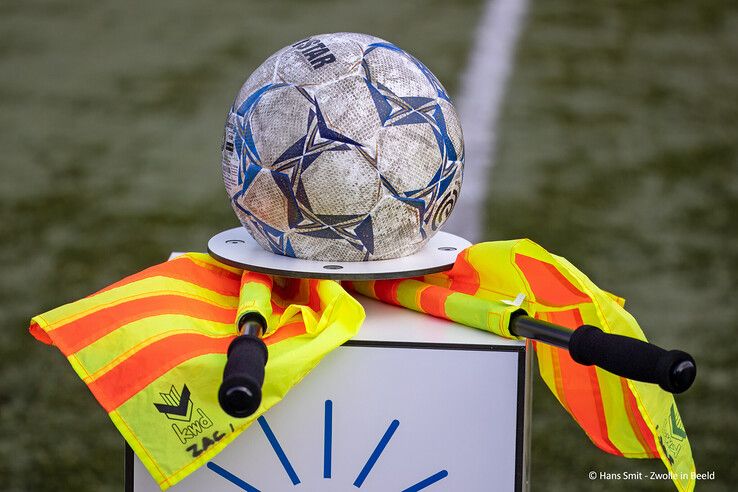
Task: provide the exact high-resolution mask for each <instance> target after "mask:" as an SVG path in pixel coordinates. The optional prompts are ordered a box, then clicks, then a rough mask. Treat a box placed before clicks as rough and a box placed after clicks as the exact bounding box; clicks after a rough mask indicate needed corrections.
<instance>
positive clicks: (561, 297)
mask: <svg viewBox="0 0 738 492" xmlns="http://www.w3.org/2000/svg"><path fill="white" fill-rule="evenodd" d="M515 264H516V265H518V267H519V268H520V270H522V272H523V275H525V280H526V281H527V282H528V285H530V288H531V290H532V291H533V294H535V296H536V299H537V300H538V301H539V302H542V303H544V304H547V305H549V306H569V305H571V304H579V303H580V302H589V301H590V299H589V297H587V295H586V294H584V293H582V292H581V291H580V290H579V289H577V288H576V287H574V285H572V283H571V282H569V281H568V280H567V279H566V277H564V276H563V275H562V274H561V272H559V271H558V270H557V269H556V267H555V266H553V265H551V264H550V263H546V262H544V261H541V260H537V259H535V258H531V257H530V256H525V255H521V254H516V255H515Z"/></svg>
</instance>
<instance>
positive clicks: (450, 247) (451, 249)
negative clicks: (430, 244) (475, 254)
mask: <svg viewBox="0 0 738 492" xmlns="http://www.w3.org/2000/svg"><path fill="white" fill-rule="evenodd" d="M438 250H439V251H456V248H454V247H453V246H441V247H440V248H438Z"/></svg>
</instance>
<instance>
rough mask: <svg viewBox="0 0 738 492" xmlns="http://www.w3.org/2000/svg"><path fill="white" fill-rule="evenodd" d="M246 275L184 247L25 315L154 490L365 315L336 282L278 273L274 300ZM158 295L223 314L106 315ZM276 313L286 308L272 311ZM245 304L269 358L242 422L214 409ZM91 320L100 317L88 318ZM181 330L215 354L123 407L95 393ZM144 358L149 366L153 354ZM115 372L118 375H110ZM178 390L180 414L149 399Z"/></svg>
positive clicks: (224, 437)
mask: <svg viewBox="0 0 738 492" xmlns="http://www.w3.org/2000/svg"><path fill="white" fill-rule="evenodd" d="M247 273H248V272H245V274H244V275H243V276H241V271H240V270H237V269H234V268H231V267H227V266H226V265H223V264H220V263H219V262H217V261H216V260H214V259H212V258H211V257H210V256H208V255H204V254H200V253H188V254H186V255H183V256H181V257H179V258H177V259H175V260H172V261H170V262H166V263H164V264H161V265H157V266H155V267H152V268H150V269H147V270H145V271H144V272H141V273H140V274H137V275H134V276H131V277H129V278H128V279H124V280H123V281H121V282H123V284H122V285H119V286H116V284H114V285H113V286H112V287H111V288H109V289H107V290H103V291H101V292H99V293H96V294H93V295H91V296H89V297H86V298H84V299H81V300H79V301H76V302H73V303H71V304H67V305H64V306H61V307H59V308H57V309H54V310H52V311H49V312H47V313H44V314H42V315H39V316H36V317H34V318H33V320H32V324H31V332H32V334H34V336H36V337H37V338H38V339H40V340H42V341H44V342H46V343H53V344H55V345H57V346H59V348H60V349H61V350H62V352H64V353H65V355H66V356H67V358H68V360H69V362H70V364H71V365H72V367H73V368H74V369H75V371H76V372H77V374H78V375H79V376H80V378H82V379H83V380H84V381H85V382H86V383H87V384H88V385H89V386H90V389H91V390H92V391H93V394H95V396H96V398H98V400H99V401H100V403H101V404H102V405H103V407H104V408H106V409H108V413H109V415H110V418H111V419H112V421H113V423H114V424H115V426H116V427H117V428H118V430H119V431H120V432H121V434H122V435H123V436H124V437H125V439H126V440H127V441H128V443H129V444H130V446H131V447H132V448H133V450H134V452H135V453H136V455H137V456H138V457H139V458H140V459H141V461H142V462H143V464H144V465H145V466H146V468H147V470H148V471H149V472H150V473H151V475H152V477H153V478H154V480H155V481H156V482H157V483H158V484H159V485H160V487H161V488H162V490H164V489H167V488H169V487H170V486H172V485H174V484H176V483H177V482H179V481H180V480H182V479H183V478H185V477H186V476H187V475H188V474H190V473H192V472H193V471H194V470H196V469H197V468H199V467H200V466H201V465H203V464H204V463H206V462H207V461H208V460H210V459H212V458H213V457H214V456H215V455H216V454H217V453H218V452H220V451H221V450H222V449H223V448H224V447H225V446H226V445H228V443H230V442H231V441H232V440H233V439H235V438H236V437H237V436H238V435H239V434H240V433H241V432H242V431H243V430H244V429H246V428H247V427H249V426H250V425H251V423H253V421H254V420H255V419H257V418H258V417H259V416H260V415H262V414H263V413H264V412H266V411H267V410H268V409H269V408H271V407H272V406H274V405H276V404H277V403H278V402H279V401H280V400H281V399H282V398H283V397H284V396H285V394H287V392H288V391H289V390H290V388H292V387H293V386H294V385H295V384H297V383H298V382H300V380H302V378H303V377H304V376H305V375H306V374H307V373H309V372H310V370H311V369H312V368H313V367H315V366H316V365H317V364H318V362H320V360H321V359H322V358H323V356H324V355H326V354H327V353H328V352H330V351H331V350H333V349H334V348H336V347H338V346H340V345H341V344H343V343H344V342H345V341H346V340H349V339H350V338H352V337H353V336H354V335H355V334H356V333H357V332H358V329H359V326H360V325H361V323H362V321H363V319H364V310H363V308H362V307H361V304H359V303H358V302H357V301H356V300H355V299H353V298H352V297H351V296H350V295H349V294H347V293H346V292H345V291H344V290H343V289H342V288H341V286H340V285H339V284H338V283H337V282H333V281H330V280H323V281H320V282H316V281H309V280H301V279H276V281H277V282H279V283H280V284H281V287H283V289H282V290H283V291H287V290H288V291H290V292H293V293H294V295H291V296H286V297H280V296H278V295H276V294H275V293H274V292H272V290H271V289H269V288H266V287H265V286H264V285H262V284H260V283H259V282H251V281H249V280H248V279H247V278H246V277H247V275H246V274H247ZM139 276H140V278H139ZM188 276H191V278H187V277H188ZM200 276H202V277H203V279H200ZM175 277H179V278H175ZM206 277H207V278H206ZM266 278H267V279H268V280H269V281H270V282H271V281H272V279H271V278H268V277H266ZM201 280H202V281H201ZM206 280H207V282H206ZM242 280H243V282H242ZM257 280H258V278H257ZM208 282H209V283H208ZM241 284H242V285H241ZM285 289H286V290H285ZM311 289H312V291H311ZM239 290H240V295H238V294H239ZM216 291H217V292H216ZM230 293H232V294H235V295H230ZM162 296H165V297H166V296H175V299H177V300H178V301H177V302H175V303H174V305H175V306H177V305H179V304H182V303H183V302H184V301H187V300H195V301H197V302H198V306H200V307H199V309H201V310H204V311H208V310H214V311H213V313H215V314H212V313H211V314H212V315H213V316H214V315H216V314H217V315H218V316H220V317H221V318H222V317H223V316H224V313H226V314H227V313H229V312H230V313H232V314H231V318H230V319H229V320H225V319H221V320H220V321H214V320H213V319H201V318H200V317H198V316H197V315H192V314H187V313H184V312H181V313H180V312H172V313H169V312H168V313H158V312H155V310H154V311H151V306H149V307H147V308H146V309H144V308H141V307H131V308H130V310H128V311H125V312H124V315H125V316H130V317H132V318H135V319H130V320H123V321H121V319H120V316H121V314H120V313H119V312H116V314H115V315H110V316H106V313H107V312H111V313H112V312H114V311H111V309H116V308H118V309H121V308H122V309H124V310H125V307H126V306H127V305H132V304H130V302H131V301H144V302H145V301H147V300H152V301H153V302H152V304H153V305H156V304H157V302H156V301H157V299H160V298H162ZM127 303H128V304H127ZM147 309H148V310H149V311H147ZM275 309H276V310H284V312H283V313H281V314H278V313H276V312H274V310H275ZM248 310H251V311H257V312H259V313H260V314H262V315H263V316H264V317H265V318H266V319H267V320H268V325H269V327H268V332H267V334H266V335H265V338H264V341H265V343H266V344H267V347H268V351H269V358H268V362H267V366H266V374H265V380H264V385H263V388H262V402H261V406H260V407H259V409H258V410H257V411H256V413H254V414H253V415H252V416H250V417H248V418H246V419H234V418H232V417H230V416H229V415H227V414H226V413H225V412H224V411H223V410H221V408H220V406H219V404H218V399H217V391H218V387H219V386H220V382H221V380H222V377H223V367H224V366H225V362H226V355H225V349H226V348H227V345H228V343H229V342H230V340H232V339H233V338H234V337H235V336H236V334H237V330H236V325H235V323H236V320H237V314H242V313H243V312H245V311H248ZM91 316H98V317H100V316H102V318H95V319H94V320H92V321H90V319H91V318H90V317H91ZM108 322H109V323H119V324H121V326H118V327H116V328H115V329H114V330H112V331H110V332H108V333H104V332H103V333H99V332H98V330H99V328H100V326H101V325H100V323H102V324H105V323H108ZM283 329H284V330H287V331H286V332H283V331H282V330H283ZM85 330H92V331H93V332H96V333H97V334H96V335H95V336H96V337H98V338H97V339H94V340H92V341H86V340H82V341H80V340H77V339H76V338H75V337H76V336H77V335H78V334H80V333H83V332H84V331H85ZM285 333H286V334H285ZM187 336H198V337H202V339H203V340H205V341H206V342H207V343H212V344H215V345H217V347H218V348H217V350H216V349H214V352H215V353H201V354H199V355H196V356H194V357H191V358H186V359H185V360H182V361H179V362H177V363H176V364H174V367H171V368H170V369H168V370H165V371H163V373H162V374H161V375H160V376H159V377H156V378H155V379H153V380H151V381H146V384H145V385H144V386H143V387H142V388H140V389H138V390H135V391H133V390H131V391H132V393H133V395H132V396H131V397H129V398H127V399H125V401H123V402H122V403H119V402H118V401H117V400H116V396H117V394H116V393H115V392H105V391H103V390H104V389H105V388H106V387H108V386H109V387H112V388H113V389H115V388H116V387H117V386H116V385H120V384H121V381H124V380H126V378H129V377H130V378H131V380H133V379H135V377H134V376H136V374H135V373H136V370H138V369H139V368H138V367H136V364H134V365H133V366H131V365H129V366H126V365H125V364H126V362H129V361H136V360H137V359H136V357H142V356H143V355H144V354H145V353H146V351H147V350H157V347H161V345H160V344H163V343H169V341H170V340H176V339H182V337H187ZM75 344H77V345H84V346H83V347H81V348H75V349H71V350H67V349H69V347H72V346H74V347H77V345H75ZM196 348H197V347H195V349H196ZM211 352H213V351H211ZM166 355H167V356H175V357H176V356H177V355H179V354H166ZM185 355H186V354H185ZM175 362H176V361H175ZM148 363H152V364H156V363H157V359H156V358H153V361H152V360H149V361H148ZM121 368H125V371H121V372H122V373H121V374H120V375H116V376H115V377H114V378H111V377H110V376H111V374H114V373H115V371H116V370H121ZM138 376H140V377H145V376H146V374H138ZM103 383H104V384H103ZM131 384H133V383H131ZM185 386H186V388H187V390H188V391H189V393H190V397H189V404H190V405H191V408H189V412H188V415H186V416H184V417H180V416H178V415H175V414H171V415H170V414H164V413H162V412H160V411H158V410H157V407H155V405H154V404H155V403H166V404H175V405H176V404H177V402H181V401H182V400H183V399H182V398H181V397H182V394H181V393H182V391H183V389H184V387H185ZM101 388H102V389H101Z"/></svg>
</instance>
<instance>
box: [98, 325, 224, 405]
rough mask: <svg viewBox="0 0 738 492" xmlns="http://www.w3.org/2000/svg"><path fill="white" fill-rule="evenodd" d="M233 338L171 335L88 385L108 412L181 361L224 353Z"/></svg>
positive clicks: (142, 350) (148, 346)
mask: <svg viewBox="0 0 738 492" xmlns="http://www.w3.org/2000/svg"><path fill="white" fill-rule="evenodd" d="M234 338H235V336H228V337H221V338H213V337H209V336H206V335H195V334H190V333H185V334H179V335H172V336H169V337H166V338H163V339H162V340H159V341H157V342H154V343H152V344H151V345H147V346H146V347H144V348H142V349H141V350H139V351H138V352H136V353H135V354H133V355H131V356H130V357H129V358H127V359H125V360H124V361H122V362H121V363H120V364H118V365H117V366H115V367H113V368H112V369H111V370H110V371H108V372H106V373H105V374H103V375H102V376H100V377H99V378H97V379H96V380H95V381H93V382H91V383H89V385H88V386H89V387H90V390H91V391H92V394H94V395H95V398H97V401H99V402H100V404H101V405H102V406H103V408H105V410H106V411H107V412H112V411H113V410H115V409H116V408H118V407H119V406H121V405H122V404H123V403H125V402H126V401H128V399H129V398H131V397H133V396H135V395H136V393H138V392H139V391H141V390H142V389H144V388H145V387H146V386H148V385H149V384H151V383H152V382H153V381H155V380H156V379H157V378H159V377H161V376H163V375H164V374H165V373H166V372H168V371H169V370H170V369H173V368H174V367H176V366H178V365H179V364H181V363H182V362H185V361H187V360H189V359H192V358H193V357H197V356H200V355H205V354H225V353H226V351H227V350H228V344H229V343H230V342H231V340H233V339H234Z"/></svg>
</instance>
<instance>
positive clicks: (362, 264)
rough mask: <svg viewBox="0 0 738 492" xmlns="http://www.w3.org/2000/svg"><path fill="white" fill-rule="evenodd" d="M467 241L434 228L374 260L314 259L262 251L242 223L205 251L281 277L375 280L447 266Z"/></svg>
mask: <svg viewBox="0 0 738 492" xmlns="http://www.w3.org/2000/svg"><path fill="white" fill-rule="evenodd" d="M469 246H471V243H470V242H469V241H467V240H466V239H463V238H461V237H458V236H454V235H453V234H449V233H446V232H438V233H436V235H435V236H433V237H432V238H431V239H430V241H428V244H426V246H425V248H423V249H422V250H420V251H419V252H417V253H415V254H413V255H410V256H405V257H402V258H395V259H393V260H376V261H344V262H340V261H314V260H301V259H299V258H290V257H289V256H282V255H278V254H275V253H270V252H268V251H265V250H264V249H262V248H261V246H259V244H258V243H257V242H256V241H255V240H254V239H253V238H252V237H251V235H250V234H249V233H248V231H247V230H246V229H244V228H243V227H236V228H234V229H228V230H227V231H223V232H221V233H219V234H216V235H215V236H213V237H212V238H210V241H208V253H210V256H212V257H213V258H215V259H216V260H218V261H220V262H222V263H225V264H226V265H230V266H234V267H236V268H243V269H244V270H251V271H253V272H260V273H267V274H270V275H279V276H282V277H300V278H330V279H334V280H376V279H391V278H407V277H417V276H419V275H427V274H429V273H436V272H442V271H444V270H448V269H449V268H451V266H452V265H453V264H454V261H456V255H458V254H459V253H460V252H461V250H463V249H465V248H467V247H469Z"/></svg>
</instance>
